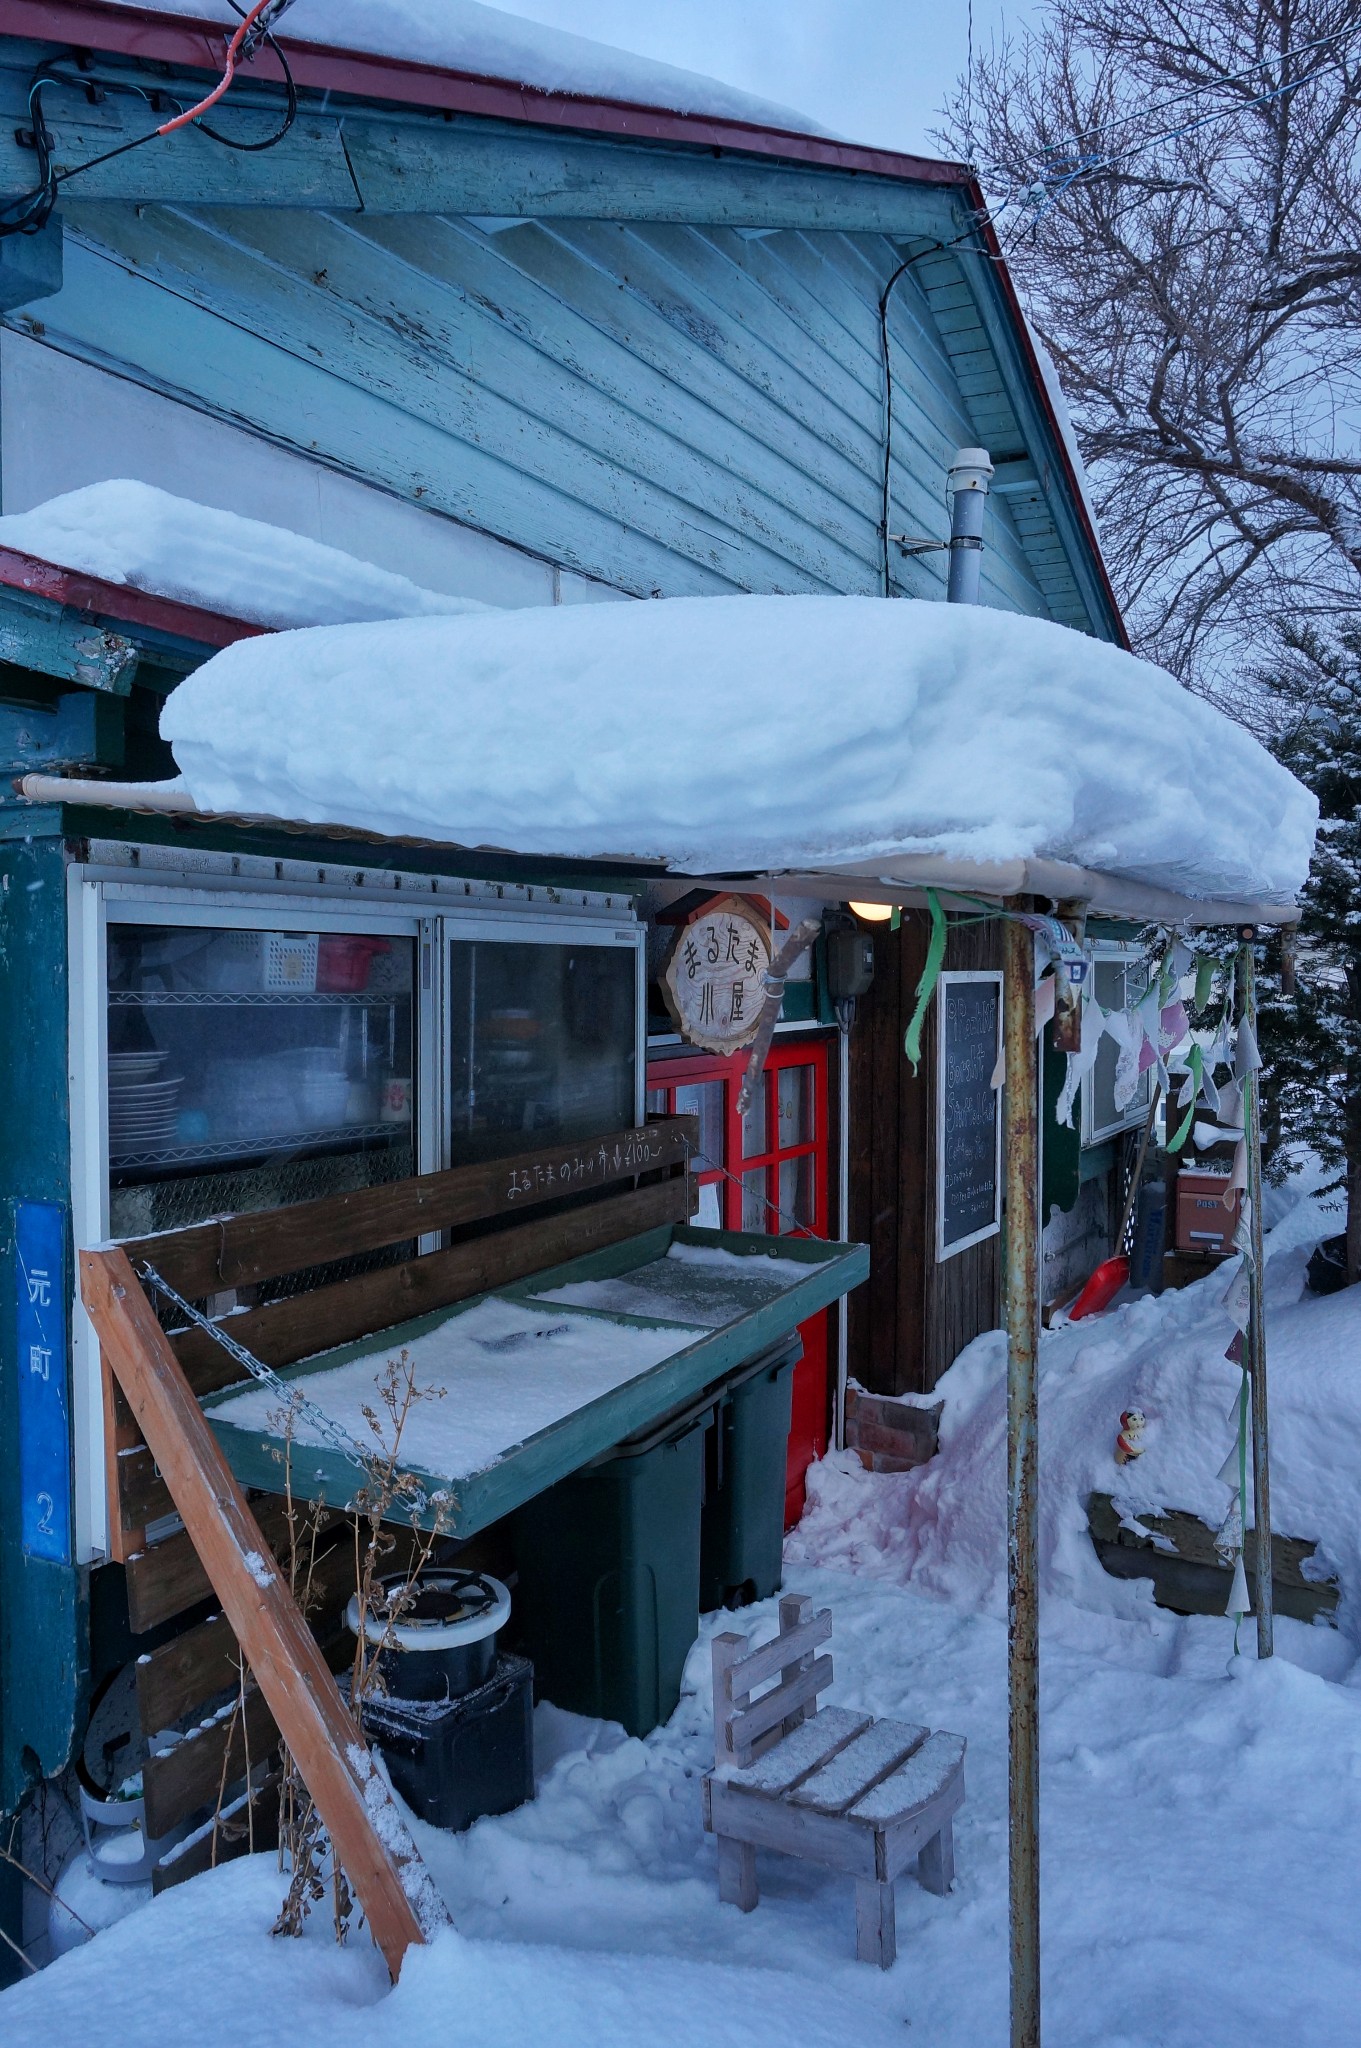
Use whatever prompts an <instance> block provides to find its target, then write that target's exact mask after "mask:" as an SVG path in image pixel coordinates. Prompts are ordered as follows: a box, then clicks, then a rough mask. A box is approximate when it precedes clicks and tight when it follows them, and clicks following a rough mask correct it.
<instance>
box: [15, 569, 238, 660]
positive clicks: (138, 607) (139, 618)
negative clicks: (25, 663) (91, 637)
mask: <svg viewBox="0 0 1361 2048" xmlns="http://www.w3.org/2000/svg"><path fill="white" fill-rule="evenodd" d="M0 586H6V587H8V588H9V589H11V590H27V591H30V592H31V593H32V594H33V595H34V596H35V597H45V598H48V599H50V600H51V602H52V603H53V604H62V605H69V606H70V607H71V609H72V610H73V611H80V612H93V613H95V614H96V615H97V616H98V617H99V618H102V619H118V620H119V621H121V623H122V624H124V625H128V626H144V627H147V628H149V629H150V630H152V631H153V632H158V633H173V634H174V635H175V637H176V638H177V639H180V640H195V641H197V642H198V643H199V644H200V646H203V647H230V646H231V644H232V642H233V641H234V640H248V639H251V638H253V637H254V635H256V634H257V633H267V632H269V631H270V628H269V627H268V626H259V625H256V624H255V623H254V622H253V621H250V620H247V619H234V618H231V617H229V616H228V614H227V613H225V612H210V611H205V610H203V609H202V608H201V607H200V606H198V605H195V604H180V603H178V602H177V601H176V600H175V599H174V598H169V597H153V596H152V595H151V593H150V592H149V591H145V590H133V589H132V588H130V586H129V585H128V584H126V583H107V582H105V580H104V578H103V577H102V576H84V575H81V574H80V572H79V571H78V570H75V569H63V568H62V567H61V566H60V565H59V564H58V563H56V562H46V561H44V560H43V558H42V557H41V556H40V555H25V554H21V553H20V551H19V550H18V548H5V547H0Z"/></svg>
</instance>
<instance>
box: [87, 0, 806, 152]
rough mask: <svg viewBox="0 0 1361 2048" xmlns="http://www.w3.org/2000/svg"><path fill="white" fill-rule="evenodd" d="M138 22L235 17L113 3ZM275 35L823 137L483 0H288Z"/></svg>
mask: <svg viewBox="0 0 1361 2048" xmlns="http://www.w3.org/2000/svg"><path fill="white" fill-rule="evenodd" d="M111 4H113V5H114V6H118V7H129V8H132V9H134V10H135V11H137V12H140V13H152V14H170V15H175V16H176V17H177V18H179V19H180V20H183V19H185V18H186V17H188V18H192V19H195V20H199V21H215V22H222V23H223V24H224V25H230V26H231V27H233V28H234V27H235V26H236V25H237V22H238V21H239V19H240V17H239V16H238V15H237V13H236V12H235V10H234V9H233V8H232V7H231V6H230V4H229V0H111ZM279 31H280V34H281V35H282V36H283V37H285V38H286V39H287V40H290V41H299V42H315V43H318V44H322V45H325V46H326V47H328V48H331V49H341V50H358V51H363V52H364V53H365V54H366V55H369V56H374V57H396V58H400V59H401V60H403V61H404V62H407V63H413V64H431V65H435V66H438V67H439V68H440V69H442V70H449V71H464V72H471V73H472V74H473V75H474V76H475V77H479V78H501V79H507V80H510V81H512V82H513V83H514V84H516V85H526V86H531V87H533V88H535V89H536V90H537V91H540V92H551V93H572V94H577V95H579V96H581V97H583V98H587V99H602V100H623V101H626V102H628V103H629V104H631V105H634V106H645V107H660V108H665V109H666V110H667V111H668V112H671V113H678V114H707V115H712V116H717V117H718V118H720V119H723V120H730V121H743V122H750V123H752V124H753V125H755V126H757V127H762V128H783V129H790V130H792V131H794V132H795V133H800V134H808V135H823V134H825V133H826V130H825V129H822V128H820V127H818V125H817V123H816V122H814V121H810V120H809V119H808V118H807V116H806V115H804V114H798V113H795V112H794V111H793V109H792V108H790V107H784V106H780V105H778V104H777V103H775V102H774V101H771V100H763V99H759V98H757V97H756V96H755V95H754V94H751V93H746V92H741V91H739V90H738V88H737V87H736V86H731V85H724V84H723V83H722V82H721V81H720V80H719V79H716V78H706V77H704V76H702V75H701V74H700V73H699V72H696V71H683V70H681V69H680V68H679V67H678V66H676V65H673V64H661V63H657V62H654V61H653V60H652V59H651V58H647V57H636V56H634V55H633V54H632V53H631V52H630V51H628V50H616V49H612V48H611V47H610V45H609V44H607V43H597V42H595V41H593V40H592V39H591V38H590V37H588V36H578V35H573V34H571V33H570V32H569V31H567V30H565V29H558V28H548V27H546V26H545V25H544V24H542V23H541V22H537V21H526V20H525V19H524V18H523V17H522V16H521V15H518V14H507V13H504V12H503V11H502V9H501V8H499V7H484V6H482V5H481V4H480V0H294V4H293V6H291V7H290V8H289V10H288V13H287V14H286V16H285V17H284V19H283V21H282V22H281V23H280V24H279Z"/></svg>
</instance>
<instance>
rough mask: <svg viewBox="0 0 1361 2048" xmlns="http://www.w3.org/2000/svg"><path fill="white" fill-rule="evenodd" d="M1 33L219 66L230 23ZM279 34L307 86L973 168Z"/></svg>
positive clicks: (21, 14)
mask: <svg viewBox="0 0 1361 2048" xmlns="http://www.w3.org/2000/svg"><path fill="white" fill-rule="evenodd" d="M0 34H5V35H14V36H27V37H29V38H31V39H32V40H34V41H37V42H56V43H75V44H78V45H80V46H81V47H83V48H88V49H97V50H110V51H114V52H116V53H117V54H119V55H120V56H127V57H146V58H150V59H152V60H153V61H155V62H159V63H163V64H184V65H189V66H191V67H192V68H194V69H196V70H203V71H217V70H219V69H220V68H221V63H222V51H223V47H224V45H225V42H226V30H225V27H224V25H222V24H220V23H217V22H204V21H201V20H198V19H196V18H195V17H194V16H192V15H182V14H150V13H145V12H143V11H142V10H141V9H138V8H132V7H106V6H102V5H100V0H0ZM279 41H280V42H281V43H282V44H283V46H284V48H285V49H286V50H287V52H288V61H289V63H290V65H291V66H292V68H293V72H294V75H295V76H296V78H297V81H298V83H299V85H303V86H311V87H314V88H315V89H317V90H318V91H322V92H343V93H353V94H355V95H357V96H359V97H362V98H365V99H379V100H395V101H398V102H400V103H402V104H404V105H408V106H415V107H437V108H440V109H442V110H445V111H448V112H450V113H462V114H480V115H483V116H488V117H492V118H495V119H499V120H503V121H526V122H533V123H534V124H536V125H537V126H539V127H543V128H577V129H587V130H594V131H596V132H598V133H600V134H604V135H617V136H627V137H629V138H631V139H632V140H634V141H638V142H685V143H689V144H691V145H692V146H693V147H695V148H701V149H735V150H743V151H746V152H747V153H748V154H750V155H754V156H770V157H784V158H788V159H793V160H795V161H797V162H800V163H808V164H819V165H822V166H823V167H825V168H827V169H830V170H838V171H854V172H862V173H864V172H868V173H870V174H871V175H873V176H876V177H881V178H908V179H912V180H914V181H916V182H917V183H922V184H930V185H958V184H961V183H963V181H964V180H965V178H966V177H967V175H968V174H967V172H966V170H965V168H964V166H963V165H962V164H953V163H945V162H941V161H938V160H937V159H935V158H933V157H918V156H904V155H901V154H899V153H898V152H897V151H895V150H888V149H868V148H865V147H862V146H861V145H860V144H857V143H851V142H836V141H833V140H831V139H830V138H828V137H827V136H822V135H804V134H802V133H800V132H799V131H798V130H796V129H782V128H768V127H764V126H761V125H760V124H758V123H756V122H747V121H740V120H735V119H728V118H724V117H721V116H717V115H710V114H678V113H672V112H669V111H667V110H665V109H663V108H659V107H652V106H646V105H639V104H637V103H635V102H633V101H629V100H612V99H592V98H590V97H589V96H587V95H585V94H577V93H563V92H548V91H546V90H543V89H541V88H539V87H537V86H529V85H519V84H516V83H515V82H514V81H512V80H510V79H504V78H487V77H483V76H481V75H480V74H478V73H476V72H470V71H455V70H445V69H440V68H438V67H436V66H434V65H429V64H422V63H418V62H415V61H412V60H410V59H407V58H402V57H382V56H376V55H374V54H372V53H370V52H368V51H364V50H343V49H336V48H333V47H331V46H329V45H327V44H325V43H304V42H295V41H294V39H293V38H292V37H291V36H287V35H284V36H280V38H279Z"/></svg>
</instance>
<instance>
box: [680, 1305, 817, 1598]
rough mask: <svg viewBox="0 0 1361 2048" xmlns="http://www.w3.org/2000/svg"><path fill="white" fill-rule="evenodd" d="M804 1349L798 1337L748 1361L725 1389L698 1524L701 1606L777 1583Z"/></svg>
mask: <svg viewBox="0 0 1361 2048" xmlns="http://www.w3.org/2000/svg"><path fill="white" fill-rule="evenodd" d="M802 1356H803V1345H802V1344H801V1343H799V1342H797V1341H796V1342H795V1343H794V1344H793V1345H789V1346H786V1347H785V1348H784V1349H783V1350H782V1351H780V1352H779V1353H778V1354H777V1355H776V1356H774V1357H770V1356H767V1357H766V1358H764V1359H762V1360H760V1361H759V1363H758V1364H757V1365H756V1366H755V1367H754V1368H752V1367H747V1368H744V1370H743V1372H742V1373H740V1374H738V1375H735V1376H734V1378H733V1380H732V1381H731V1382H730V1384H729V1385H728V1387H727V1388H726V1389H725V1390H724V1392H723V1394H722V1396H721V1399H720V1402H719V1406H718V1412H717V1416H716V1419H715V1423H714V1430H713V1435H712V1437H711V1438H710V1454H709V1471H708V1477H707V1483H706V1487H705V1500H704V1511H703V1516H702V1520H701V1529H700V1580H699V1604H700V1610H701V1612H702V1613H705V1614H707V1613H709V1612H710V1611H711V1610H712V1609H713V1608H715V1607H746V1606H749V1605H750V1603H751V1602H752V1601H753V1600H766V1599H768V1598H769V1597H770V1595H771V1594H772V1593H778V1592H779V1590H780V1583H781V1579H782V1577H783V1552H784V1497H785V1466H786V1463H787V1461H788V1456H789V1418H790V1408H791V1404H792V1402H793V1397H794V1368H795V1366H796V1365H797V1364H798V1362H799V1360H800V1358H801V1357H802Z"/></svg>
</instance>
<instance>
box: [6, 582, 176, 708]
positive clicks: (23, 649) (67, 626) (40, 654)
mask: <svg viewBox="0 0 1361 2048" xmlns="http://www.w3.org/2000/svg"><path fill="white" fill-rule="evenodd" d="M141 658H142V657H141V653H140V650H139V649H138V647H137V645H136V642H135V641H134V640H132V639H131V638H129V636H128V635H127V634H125V633H118V632H114V631H113V629H112V628H111V627H108V626H100V625H98V624H97V623H96V622H95V621H94V620H92V619H90V618H88V617H87V616H86V615H85V614H84V613H82V612H73V611H70V610H68V609H67V608H66V607H65V606H63V605H58V604H54V603H52V601H51V600H50V599H49V598H42V597H35V596H32V595H30V593H29V592H28V591H26V590H15V589H13V588H11V587H10V586H8V585H6V586H4V587H3V588H0V661H8V662H12V663H13V664H14V666H15V667H16V668H27V669H33V670H35V671H36V672H37V674H39V675H44V676H56V677H57V678H58V679H59V680H60V681H61V682H64V683H81V684H83V685H84V687H85V688H86V689H87V690H109V691H112V692H113V694H114V695H115V696H119V697H126V696H127V694H128V692H129V691H130V690H131V688H132V678H133V674H134V671H135V670H136V668H137V664H138V662H139V661H140V660H141Z"/></svg>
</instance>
